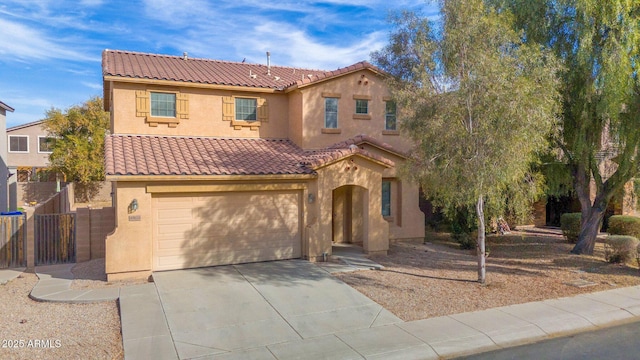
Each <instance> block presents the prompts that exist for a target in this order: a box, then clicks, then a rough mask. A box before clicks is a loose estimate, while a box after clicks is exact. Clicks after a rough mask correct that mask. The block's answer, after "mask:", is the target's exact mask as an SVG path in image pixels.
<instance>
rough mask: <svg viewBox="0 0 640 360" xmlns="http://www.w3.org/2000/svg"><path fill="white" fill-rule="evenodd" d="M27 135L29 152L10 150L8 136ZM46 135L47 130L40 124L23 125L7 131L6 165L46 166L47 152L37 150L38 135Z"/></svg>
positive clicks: (47, 163) (47, 160)
mask: <svg viewBox="0 0 640 360" xmlns="http://www.w3.org/2000/svg"><path fill="white" fill-rule="evenodd" d="M12 135H13V136H15V135H20V136H24V135H26V136H28V137H29V152H28V153H17V152H10V151H8V149H9V136H12ZM39 136H42V137H46V136H47V132H46V131H45V130H44V129H43V128H42V125H41V124H38V125H33V126H28V127H24V128H21V129H16V130H10V131H7V152H8V154H7V165H8V166H30V167H47V166H49V154H50V153H41V152H38V137H39Z"/></svg>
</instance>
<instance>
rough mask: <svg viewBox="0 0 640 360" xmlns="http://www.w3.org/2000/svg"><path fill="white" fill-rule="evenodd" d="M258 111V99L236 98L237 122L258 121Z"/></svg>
mask: <svg viewBox="0 0 640 360" xmlns="http://www.w3.org/2000/svg"><path fill="white" fill-rule="evenodd" d="M257 109H258V99H256V98H241V97H237V98H236V120H243V121H256V120H257V119H258V118H257Z"/></svg>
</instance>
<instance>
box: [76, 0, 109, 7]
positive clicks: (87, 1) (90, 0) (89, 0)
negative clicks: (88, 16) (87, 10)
mask: <svg viewBox="0 0 640 360" xmlns="http://www.w3.org/2000/svg"><path fill="white" fill-rule="evenodd" d="M103 3H104V0H82V1H80V5H82V6H88V7H97V6H100V5H102V4H103Z"/></svg>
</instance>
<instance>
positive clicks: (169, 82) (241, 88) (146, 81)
mask: <svg viewBox="0 0 640 360" xmlns="http://www.w3.org/2000/svg"><path fill="white" fill-rule="evenodd" d="M104 81H105V82H107V81H113V82H123V83H137V84H147V85H163V86H179V87H191V88H204V89H216V90H234V91H246V92H257V93H271V94H272V93H279V92H282V89H280V88H262V87H253V86H239V85H220V84H205V83H196V82H188V81H176V80H160V79H146V78H137V77H135V78H134V77H126V76H117V75H104Z"/></svg>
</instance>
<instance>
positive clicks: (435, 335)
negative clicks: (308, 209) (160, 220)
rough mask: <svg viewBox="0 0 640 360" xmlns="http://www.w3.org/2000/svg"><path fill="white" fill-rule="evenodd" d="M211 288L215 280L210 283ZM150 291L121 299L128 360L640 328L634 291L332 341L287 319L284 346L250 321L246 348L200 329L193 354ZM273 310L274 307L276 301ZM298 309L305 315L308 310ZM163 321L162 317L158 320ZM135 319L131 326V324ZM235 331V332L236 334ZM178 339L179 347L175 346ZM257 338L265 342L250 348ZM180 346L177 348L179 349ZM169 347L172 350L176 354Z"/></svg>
mask: <svg viewBox="0 0 640 360" xmlns="http://www.w3.org/2000/svg"><path fill="white" fill-rule="evenodd" d="M163 275H164V274H163ZM264 277H265V278H268V277H269V274H268V273H264ZM276 278H277V276H276ZM191 281H192V279H186V281H185V282H188V283H191ZM210 281H215V279H214V278H211V279H210ZM310 285H313V284H310ZM157 286H158V283H156V284H155V287H157ZM180 286H187V285H186V284H181V285H180ZM235 286H237V285H235ZM254 286H255V285H254ZM268 286H270V287H273V286H274V285H268ZM275 286H278V287H279V289H275V288H274V289H272V290H274V291H276V290H279V291H284V292H287V291H288V289H287V288H286V287H283V285H282V284H275ZM153 287H154V285H151V284H145V285H139V287H137V288H136V287H132V288H127V289H126V292H125V291H124V290H123V292H122V294H121V298H120V304H121V308H122V324H123V340H124V343H125V355H126V358H127V359H146V358H161V359H199V358H202V359H204V358H206V359H272V360H273V359H280V360H283V359H438V358H452V357H456V356H462V355H468V354H472V353H478V352H484V351H490V350H496V349H500V348H504V347H509V346H515V345H520V344H525V343H531V342H536V341H539V340H543V339H547V338H552V337H557V336H561V335H568V334H572V333H578V332H583V331H588V330H595V329H597V328H600V327H605V326H611V325H615V324H618V323H620V322H628V321H634V320H640V286H636V287H629V288H621V289H615V290H609V291H604V292H598V293H592V294H584V295H579V296H574V297H567V298H561V299H553V300H547V301H542V302H532V303H526V304H519V305H512V306H505V307H500V308H494V309H489V310H484V311H477V312H470V313H462V314H456V315H451V316H443V317H438V318H431V319H425V320H418V321H410V322H402V321H399V322H388V323H387V324H382V325H380V326H371V327H364V328H349V327H335V329H334V330H333V331H331V332H329V333H328V332H326V331H324V332H318V334H313V333H311V334H309V333H307V334H305V333H304V332H300V331H299V329H298V328H297V327H296V324H295V323H294V322H291V320H290V319H287V317H286V316H285V320H287V322H288V323H289V325H290V326H291V328H292V329H294V330H295V332H296V333H297V334H298V335H299V336H295V334H294V336H290V337H285V338H282V337H277V336H275V335H274V334H277V333H278V332H277V331H276V329H275V328H274V329H271V330H270V329H268V328H264V327H262V328H260V327H256V328H253V329H252V328H251V327H250V326H249V324H250V323H251V321H250V320H246V321H247V322H243V325H241V327H246V326H248V327H247V328H246V329H243V332H241V333H238V334H236V335H235V336H237V337H241V338H242V339H240V340H238V341H237V342H238V343H241V342H244V343H243V345H242V346H235V347H234V346H231V345H230V343H229V341H227V340H229V339H228V337H229V331H230V330H228V329H225V331H224V333H220V331H219V330H211V331H210V330H206V329H205V328H198V329H194V330H197V331H193V332H191V334H192V336H195V337H194V338H193V344H192V345H190V346H193V347H194V348H193V349H189V350H190V351H185V346H187V345H188V344H189V343H190V341H189V340H188V339H187V338H183V337H181V336H180V335H179V333H174V331H173V327H175V325H171V321H168V322H167V321H166V320H165V318H167V316H169V313H167V311H168V310H167V309H166V308H163V301H164V300H162V301H160V296H158V292H156V291H154V289H153ZM258 287H260V285H258ZM310 289H313V286H310ZM178 290H179V289H176V291H178ZM295 291H299V289H296V290H295ZM183 293H184V291H183ZM184 294H185V295H186V293H184ZM307 295H308V294H306V295H304V294H301V295H300V296H307ZM291 296H292V294H288V295H287V296H286V297H287V298H290V297H291ZM190 298H193V296H189V297H187V296H184V297H183V298H181V300H180V302H179V304H185V302H187V301H189V300H188V299H190ZM195 302H196V304H195V305H194V306H191V308H190V310H189V311H195V312H198V311H199V310H197V309H198V307H202V310H201V311H202V315H201V316H200V317H198V316H196V315H195V314H194V316H191V318H192V319H193V320H192V321H194V324H195V323H197V324H196V325H197V326H196V327H202V326H207V324H208V326H210V325H211V321H213V320H214V319H212V318H211V317H210V315H209V314H207V310H205V307H206V306H205V302H206V297H197V300H196V301H195ZM269 302H270V303H271V304H273V301H272V300H271V299H269ZM133 304H138V306H133ZM130 305H131V306H130ZM171 305H172V304H170V305H169V306H171ZM173 305H175V304H173ZM165 306H166V305H165ZM298 306H300V307H303V306H304V304H299V305H298ZM141 307H144V313H145V314H147V313H148V314H152V315H149V316H142V315H141V314H140V313H138V312H136V311H135V310H134V311H133V312H130V311H127V310H126V309H127V308H131V309H140V308H141ZM248 309H249V308H248V307H247V303H246V299H237V300H236V301H234V302H231V301H230V302H225V306H224V309H223V310H224V312H225V313H227V314H228V317H238V316H239V317H246V315H247V311H249V310H248ZM280 309H281V307H276V310H277V311H281V310H280ZM169 310H171V309H169ZM171 311H175V310H171ZM289 311H291V310H289ZM249 312H251V311H249ZM160 314H165V316H164V317H161V315H160ZM130 315H133V316H134V318H129V316H130ZM328 316H329V318H327V319H323V320H322V321H320V322H319V323H318V326H319V327H320V328H325V325H326V323H327V321H329V322H330V321H335V322H340V321H341V320H342V319H340V318H336V317H335V316H334V315H330V314H328ZM173 319H174V320H172V321H176V320H175V319H176V317H175V316H174V317H173ZM331 319H333V320H331ZM183 320H186V319H183ZM181 322H183V323H182V324H181V326H183V327H185V326H186V327H189V326H190V325H189V324H188V323H185V322H184V321H182V320H181ZM187 322H188V321H187ZM256 323H258V322H256ZM203 324H204V325H203ZM168 325H170V326H168ZM233 329H235V330H237V329H236V328H235V327H234V328H233ZM296 329H298V330H296ZM179 331H184V330H179ZM129 334H135V336H136V337H130V336H129ZM154 334H156V335H154ZM216 334H217V335H216ZM243 334H244V335H243ZM176 336H178V337H179V338H180V339H176ZM256 336H257V337H259V338H260V340H261V341H256V342H252V341H249V340H248V339H250V338H253V337H256ZM196 338H197V339H199V340H196ZM203 339H204V340H206V341H210V342H211V343H212V344H218V345H219V346H214V348H215V353H209V354H207V355H206V356H205V357H198V356H202V354H198V352H197V351H196V350H197V349H196V348H197V347H198V346H200V345H196V343H198V342H200V343H201V342H202V341H203ZM225 339H226V340H225ZM177 340H179V341H178V342H179V343H180V344H177V343H176V341H177ZM223 340H224V341H223ZM236 340H237V339H236ZM172 343H173V344H175V345H174V346H171V345H172ZM178 345H180V348H178ZM161 349H162V350H161ZM191 351H193V352H191Z"/></svg>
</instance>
